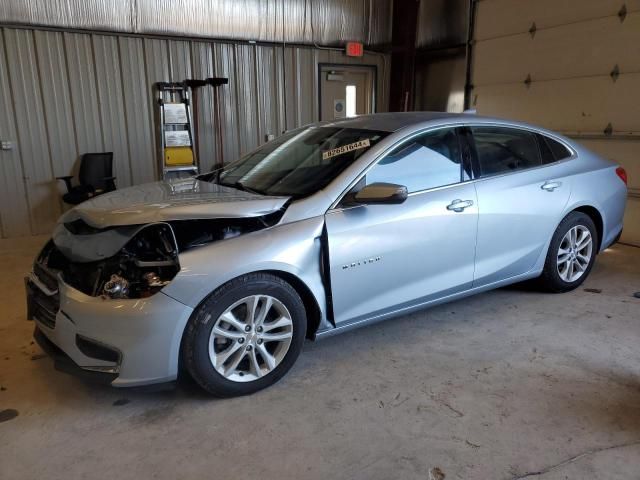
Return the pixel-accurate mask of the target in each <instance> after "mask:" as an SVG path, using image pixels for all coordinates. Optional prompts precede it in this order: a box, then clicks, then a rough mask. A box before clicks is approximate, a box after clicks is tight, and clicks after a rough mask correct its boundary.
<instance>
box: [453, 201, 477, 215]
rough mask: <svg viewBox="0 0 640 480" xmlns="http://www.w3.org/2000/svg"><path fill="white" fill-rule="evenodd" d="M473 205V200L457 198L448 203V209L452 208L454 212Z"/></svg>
mask: <svg viewBox="0 0 640 480" xmlns="http://www.w3.org/2000/svg"><path fill="white" fill-rule="evenodd" d="M471 205H473V200H460V199H456V200H454V201H453V202H451V203H450V204H449V205H447V210H452V211H454V212H458V213H460V212H462V211H463V210H464V209H465V208H467V207H470V206H471Z"/></svg>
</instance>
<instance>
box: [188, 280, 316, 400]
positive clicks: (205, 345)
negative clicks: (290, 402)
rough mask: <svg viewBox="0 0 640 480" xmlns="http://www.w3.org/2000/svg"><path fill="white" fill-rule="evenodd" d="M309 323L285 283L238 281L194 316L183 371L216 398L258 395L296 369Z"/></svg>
mask: <svg viewBox="0 0 640 480" xmlns="http://www.w3.org/2000/svg"><path fill="white" fill-rule="evenodd" d="M306 323H307V322H306V314H305V309H304V304H303V302H302V300H301V298H300V296H299V295H298V293H297V292H296V291H295V289H294V288H293V287H292V286H291V285H289V284H288V283H287V282H285V281H284V280H283V279H281V278H280V277H276V276H274V275H271V274H265V273H255V274H250V275H245V276H242V277H239V278H237V279H235V280H232V281H230V282H228V283H226V284H225V285H223V286H222V287H220V288H219V289H218V290H216V291H215V292H214V293H212V294H211V295H210V296H209V297H208V298H207V299H206V300H205V301H204V302H203V303H202V304H201V305H200V306H199V307H198V308H197V309H196V310H195V312H194V313H193V315H192V317H191V319H190V320H189V323H188V324H187V328H186V331H185V335H184V339H183V344H182V350H183V355H184V361H185V366H186V368H187V370H188V371H189V373H190V374H191V376H192V377H193V378H194V380H196V382H197V383H198V384H200V386H201V387H203V388H204V389H205V390H207V391H208V392H209V393H211V394H213V395H215V396H218V397H235V396H239V395H247V394H250V393H253V392H256V391H258V390H261V389H263V388H265V387H268V386H269V385H272V384H273V383H275V382H277V381H278V380H279V379H280V378H282V377H283V376H284V374H285V373H287V371H288V370H289V369H290V368H291V367H292V366H293V363H294V362H295V361H296V359H297V358H298V355H299V353H300V350H301V348H302V344H303V343H304V338H305V335H306Z"/></svg>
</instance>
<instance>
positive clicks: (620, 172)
mask: <svg viewBox="0 0 640 480" xmlns="http://www.w3.org/2000/svg"><path fill="white" fill-rule="evenodd" d="M616 175H618V176H619V177H620V180H622V181H623V182H624V184H625V185H627V180H628V179H627V171H626V170H625V169H624V168H622V167H618V168H616Z"/></svg>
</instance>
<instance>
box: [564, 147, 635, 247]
mask: <svg viewBox="0 0 640 480" xmlns="http://www.w3.org/2000/svg"><path fill="white" fill-rule="evenodd" d="M576 149H577V151H578V156H579V158H578V159H577V160H575V161H568V162H567V168H568V169H569V170H570V171H571V175H572V189H571V196H570V198H569V203H568V204H567V208H566V213H569V212H570V211H572V210H575V209H577V208H580V207H583V206H592V207H594V208H596V209H597V210H598V212H600V215H601V216H602V224H603V225H602V226H603V228H602V238H601V239H600V249H601V250H603V249H605V248H606V247H608V246H609V245H610V244H611V242H612V241H613V240H614V239H615V238H616V236H617V235H618V234H619V233H620V232H621V230H622V226H623V217H624V210H625V205H626V199H627V187H626V186H625V184H624V182H622V180H621V179H620V178H619V177H618V175H617V174H616V168H617V167H618V165H617V164H615V163H614V162H611V161H609V160H605V159H603V158H601V157H599V156H598V155H596V154H595V153H593V152H591V151H589V150H588V149H586V148H584V147H581V146H578V147H577V148H576Z"/></svg>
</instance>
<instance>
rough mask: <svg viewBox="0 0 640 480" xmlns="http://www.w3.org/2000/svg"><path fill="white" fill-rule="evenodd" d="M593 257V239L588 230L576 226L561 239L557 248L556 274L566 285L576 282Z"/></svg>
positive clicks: (581, 226)
mask: <svg viewBox="0 0 640 480" xmlns="http://www.w3.org/2000/svg"><path fill="white" fill-rule="evenodd" d="M592 255H593V237H592V236H591V232H590V231H589V229H588V228H587V227H585V226H583V225H576V226H575V227H572V228H571V229H569V231H568V232H567V233H566V234H565V235H564V237H562V241H561V242H560V246H559V247H558V262H557V265H558V274H559V275H560V278H561V279H562V280H564V281H565V282H568V283H573V282H575V281H576V280H578V279H579V278H580V277H582V275H584V272H585V271H586V270H587V268H588V266H589V263H590V262H591V256H592Z"/></svg>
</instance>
